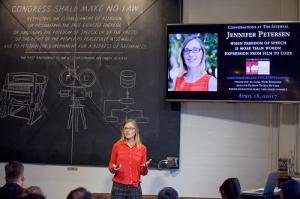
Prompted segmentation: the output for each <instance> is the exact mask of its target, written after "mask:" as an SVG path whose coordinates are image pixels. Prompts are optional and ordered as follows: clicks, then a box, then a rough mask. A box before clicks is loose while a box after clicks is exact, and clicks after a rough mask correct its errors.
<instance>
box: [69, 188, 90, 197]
mask: <svg viewBox="0 0 300 199" xmlns="http://www.w3.org/2000/svg"><path fill="white" fill-rule="evenodd" d="M67 199H92V194H91V192H89V191H88V190H86V189H85V188H83V187H78V188H76V189H74V190H72V191H70V193H69V194H68V196H67Z"/></svg>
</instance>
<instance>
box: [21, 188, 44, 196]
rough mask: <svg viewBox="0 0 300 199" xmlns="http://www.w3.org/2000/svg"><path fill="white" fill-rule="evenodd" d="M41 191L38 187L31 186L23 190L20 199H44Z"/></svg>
mask: <svg viewBox="0 0 300 199" xmlns="http://www.w3.org/2000/svg"><path fill="white" fill-rule="evenodd" d="M45 198H46V196H45V195H44V193H43V191H42V189H41V188H40V187H38V186H31V187H28V188H27V189H25V190H24V191H23V193H22V195H21V199H45Z"/></svg>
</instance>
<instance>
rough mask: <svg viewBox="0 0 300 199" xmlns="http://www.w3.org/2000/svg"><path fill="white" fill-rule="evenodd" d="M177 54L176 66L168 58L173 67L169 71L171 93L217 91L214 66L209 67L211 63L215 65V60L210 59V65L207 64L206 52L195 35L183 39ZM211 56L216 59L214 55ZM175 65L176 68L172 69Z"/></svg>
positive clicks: (201, 42)
mask: <svg viewBox="0 0 300 199" xmlns="http://www.w3.org/2000/svg"><path fill="white" fill-rule="evenodd" d="M182 37H183V35H182ZM211 37H212V36H211ZM215 38H217V37H215ZM213 39H214V37H213ZM178 51H179V50H178ZM215 51H216V50H215ZM215 53H216V52H215ZM178 54H179V55H178V57H179V60H180V61H178V64H174V59H173V60H172V57H171V56H170V63H171V65H173V67H172V69H171V70H170V71H169V73H170V74H169V78H171V79H172V84H173V85H172V87H173V88H172V90H173V91H217V78H216V72H217V70H216V65H214V66H213V67H212V66H209V64H211V63H213V64H216V60H213V58H211V60H210V63H209V62H208V60H207V58H208V55H207V50H206V48H205V45H204V43H203V41H202V40H201V39H200V38H199V36H198V35H197V34H192V35H188V36H186V37H185V39H184V40H183V42H182V46H181V50H180V52H178ZM212 56H215V59H216V55H215V54H213V55H212ZM172 61H173V62H172ZM174 65H175V66H174ZM176 65H177V68H174V67H176ZM172 70H173V71H172ZM174 71H176V72H175V74H176V73H177V74H176V75H174ZM172 72H173V75H172ZM169 87H170V86H169ZM169 90H170V88H169Z"/></svg>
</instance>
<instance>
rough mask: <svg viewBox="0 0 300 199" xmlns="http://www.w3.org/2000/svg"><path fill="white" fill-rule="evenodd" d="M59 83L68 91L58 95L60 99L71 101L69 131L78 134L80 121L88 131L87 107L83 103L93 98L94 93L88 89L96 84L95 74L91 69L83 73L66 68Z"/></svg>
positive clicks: (84, 70) (75, 69) (77, 69)
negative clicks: (85, 111)
mask: <svg viewBox="0 0 300 199" xmlns="http://www.w3.org/2000/svg"><path fill="white" fill-rule="evenodd" d="M59 82H60V83H61V85H62V86H64V87H66V88H68V89H62V90H60V91H59V92H58V94H59V95H60V97H63V98H70V100H71V104H70V105H69V117H68V124H67V129H72V131H73V130H74V131H75V132H78V126H79V119H81V123H82V127H83V128H84V129H87V125H86V119H85V115H84V107H85V105H84V104H82V103H81V102H82V101H84V100H86V98H92V91H90V90H88V88H90V87H92V86H93V85H94V84H95V82H96V74H95V72H94V71H93V70H91V69H89V68H86V69H83V70H81V71H80V70H79V68H65V69H64V70H63V71H62V72H61V73H60V75H59Z"/></svg>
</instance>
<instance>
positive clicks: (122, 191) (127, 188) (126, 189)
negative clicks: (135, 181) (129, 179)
mask: <svg viewBox="0 0 300 199" xmlns="http://www.w3.org/2000/svg"><path fill="white" fill-rule="evenodd" d="M111 198H112V199H142V198H143V196H142V188H141V185H140V184H139V185H138V187H135V186H133V185H125V184H120V183H116V182H114V183H113V186H112V189H111Z"/></svg>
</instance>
